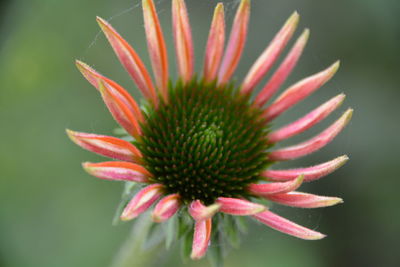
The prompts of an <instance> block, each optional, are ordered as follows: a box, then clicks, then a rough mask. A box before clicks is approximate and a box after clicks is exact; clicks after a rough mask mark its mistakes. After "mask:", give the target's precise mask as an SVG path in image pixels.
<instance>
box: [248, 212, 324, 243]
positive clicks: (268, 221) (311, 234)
mask: <svg viewBox="0 0 400 267" xmlns="http://www.w3.org/2000/svg"><path fill="white" fill-rule="evenodd" d="M253 217H254V218H255V219H257V220H258V221H260V222H262V223H263V224H265V225H267V226H269V227H271V228H273V229H275V230H277V231H279V232H282V233H285V234H288V235H291V236H295V237H298V238H301V239H306V240H318V239H322V238H324V237H325V235H324V234H321V233H318V232H316V231H313V230H311V229H308V228H305V227H303V226H300V225H298V224H296V223H294V222H291V221H289V220H288V219H285V218H282V217H281V216H278V215H276V214H275V213H272V212H270V211H268V210H267V211H264V212H261V213H258V214H255V215H253Z"/></svg>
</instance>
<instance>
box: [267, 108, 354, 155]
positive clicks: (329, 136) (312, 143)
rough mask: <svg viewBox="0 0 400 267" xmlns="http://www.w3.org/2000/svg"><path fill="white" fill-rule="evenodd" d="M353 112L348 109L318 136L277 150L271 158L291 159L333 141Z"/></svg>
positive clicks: (309, 152) (272, 153)
mask: <svg viewBox="0 0 400 267" xmlns="http://www.w3.org/2000/svg"><path fill="white" fill-rule="evenodd" d="M352 114H353V110H352V109H348V110H347V111H346V112H345V113H344V114H343V115H342V116H341V117H340V118H339V119H338V120H337V121H335V122H334V123H333V124H332V125H331V126H329V127H328V128H327V129H325V130H324V131H323V132H321V133H320V134H318V135H317V136H315V137H313V138H311V139H310V140H307V141H305V142H303V143H300V144H298V145H294V146H290V147H286V148H282V149H278V150H275V151H273V152H271V153H270V154H269V156H268V157H269V159H270V160H272V161H281V160H291V159H296V158H299V157H302V156H305V155H308V154H311V153H313V152H315V151H317V150H318V149H320V148H322V147H324V146H325V145H327V144H328V143H329V142H330V141H332V140H333V139H334V138H335V137H336V135H338V134H339V133H340V132H341V131H342V130H343V128H344V127H345V126H346V125H347V124H348V123H349V121H350V119H351V116H352Z"/></svg>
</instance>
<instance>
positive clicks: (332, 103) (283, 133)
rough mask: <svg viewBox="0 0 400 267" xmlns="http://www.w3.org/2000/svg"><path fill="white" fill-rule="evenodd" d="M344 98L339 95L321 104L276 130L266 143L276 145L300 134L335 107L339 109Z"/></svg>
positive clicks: (342, 95)
mask: <svg viewBox="0 0 400 267" xmlns="http://www.w3.org/2000/svg"><path fill="white" fill-rule="evenodd" d="M344 98H345V95H344V94H340V95H338V96H336V97H334V98H332V99H331V100H329V101H328V102H326V103H324V104H322V105H321V106H319V107H318V108H316V109H314V110H313V111H311V112H310V113H308V114H307V115H305V116H304V117H302V118H300V119H298V120H297V121H295V122H292V123H290V124H289V125H286V126H284V127H282V128H280V129H279V130H276V131H274V132H272V133H270V134H269V135H268V142H270V143H277V142H279V141H282V140H285V139H288V138H290V137H292V136H295V135H297V134H299V133H302V132H304V131H306V130H308V129H309V128H311V127H312V126H314V125H315V124H317V123H318V122H320V121H322V120H323V119H325V118H326V117H327V116H328V115H329V114H331V113H332V112H333V111H334V110H335V109H336V108H337V107H339V106H340V105H341V104H342V102H343V100H344Z"/></svg>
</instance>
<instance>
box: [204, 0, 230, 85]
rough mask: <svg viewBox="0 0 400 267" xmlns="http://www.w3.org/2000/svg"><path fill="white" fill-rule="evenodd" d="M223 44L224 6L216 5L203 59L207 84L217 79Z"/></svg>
mask: <svg viewBox="0 0 400 267" xmlns="http://www.w3.org/2000/svg"><path fill="white" fill-rule="evenodd" d="M224 43H225V15H224V5H223V4H222V3H218V4H217V6H216V7H215V11H214V17H213V20H212V23H211V28H210V33H209V34H208V41H207V46H206V54H205V58H204V71H203V72H204V74H203V75H204V79H205V81H207V82H211V81H213V80H214V79H215V78H216V77H217V72H218V68H219V66H220V63H221V59H222V55H223V53H224Z"/></svg>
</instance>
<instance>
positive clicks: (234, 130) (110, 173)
mask: <svg viewBox="0 0 400 267" xmlns="http://www.w3.org/2000/svg"><path fill="white" fill-rule="evenodd" d="M142 2H143V14H144V25H145V30H146V36H147V44H148V49H149V55H150V59H151V65H152V69H153V75H154V78H155V79H154V81H153V80H152V78H151V75H150V73H149V72H148V71H147V69H146V67H145V66H144V64H143V62H142V61H141V59H140V57H139V56H138V55H137V53H136V52H135V50H134V49H133V48H132V47H131V46H130V45H129V44H128V43H127V42H126V41H125V40H124V39H123V38H122V37H121V36H120V35H119V34H118V33H117V32H116V31H115V29H114V28H113V27H112V26H111V25H110V24H109V23H108V22H106V21H105V20H103V19H101V18H97V21H98V23H99V25H100V27H101V29H102V30H103V32H104V34H105V36H106V37H107V39H108V40H109V42H110V44H111V46H112V48H113V49H114V51H115V53H116V55H117V57H118V58H119V60H120V61H121V63H122V65H123V66H124V67H125V69H126V70H127V72H128V73H129V75H130V76H131V77H132V79H133V81H134V82H135V84H136V86H137V87H138V89H139V90H140V91H141V92H142V94H143V96H144V97H145V99H146V100H147V102H146V104H145V105H143V106H142V107H139V106H138V105H137V103H136V101H135V100H134V99H133V98H132V97H131V96H130V94H129V93H128V92H127V91H126V90H125V89H124V88H122V87H121V86H120V85H118V84H117V83H116V82H114V81H112V80H110V79H108V78H106V77H104V76H103V75H101V74H99V73H98V72H97V71H95V70H94V69H92V68H91V67H89V66H88V65H86V64H85V63H83V62H81V61H77V62H76V63H77V66H78V68H79V70H80V71H81V72H82V74H83V75H84V77H85V78H86V79H87V80H88V81H89V82H90V83H91V84H92V85H93V86H94V87H96V88H97V89H98V90H99V92H100V94H101V96H102V98H103V100H104V102H105V104H106V105H107V107H108V109H109V110H110V112H111V114H112V116H113V117H114V119H115V120H116V121H117V122H118V123H119V124H120V125H121V126H122V127H123V129H124V130H125V132H126V135H127V136H128V138H124V139H120V138H116V137H111V136H105V135H96V134H89V133H81V132H74V131H71V130H67V133H68V135H69V136H70V138H71V139H72V140H73V141H74V142H75V143H76V144H78V145H80V146H81V147H83V148H85V149H87V150H90V151H92V152H95V153H97V154H100V155H103V156H106V157H110V158H113V159H115V160H116V161H107V162H101V163H89V162H86V163H83V167H84V169H85V170H86V171H87V172H88V173H90V174H92V175H94V176H96V177H99V178H101V179H107V180H119V181H126V182H131V183H132V182H134V183H136V184H137V185H143V186H142V187H141V189H140V190H139V191H138V192H137V194H135V195H134V196H133V197H132V198H131V199H130V201H129V203H127V205H126V206H125V207H124V210H123V212H122V214H121V215H120V218H121V219H122V220H131V219H133V218H135V217H137V216H139V215H140V214H141V213H143V212H144V211H146V210H147V209H149V208H150V207H151V206H152V205H153V204H155V207H154V209H153V212H152V218H153V220H154V222H157V223H160V222H164V221H167V220H169V219H171V218H172V217H174V215H175V214H176V213H178V212H180V213H181V214H182V216H186V214H187V217H188V216H189V215H190V217H191V218H192V222H189V224H190V227H189V228H188V229H192V230H189V231H187V232H188V233H189V234H192V233H193V241H192V249H191V257H192V258H193V259H199V258H202V257H203V256H204V255H205V253H206V251H207V248H208V246H209V243H210V241H211V240H212V239H213V237H215V236H217V235H218V232H215V231H214V232H213V231H212V228H213V227H215V225H216V224H217V223H224V221H225V218H226V215H233V216H252V217H253V218H255V219H256V220H258V221H260V222H262V223H264V224H266V225H268V226H270V227H271V228H274V229H276V230H278V231H281V232H284V233H286V234H289V235H292V236H295V237H299V238H302V239H310V240H312V239H321V238H323V237H324V235H323V234H321V233H318V232H316V231H313V230H310V229H307V228H305V227H302V226H300V225H298V224H296V223H293V222H291V221H289V220H287V219H284V218H282V217H280V216H278V215H277V214H274V213H273V212H271V211H270V210H269V209H268V206H266V205H265V202H263V201H261V200H263V199H266V200H269V201H271V202H275V203H278V204H282V205H287V206H292V207H300V208H318V207H326V206H331V205H335V204H338V203H341V202H342V200H341V199H340V198H337V197H328V196H318V195H313V194H309V193H303V192H299V191H297V190H298V188H299V187H300V186H301V185H302V183H304V182H310V181H313V180H316V179H319V178H321V177H323V176H326V175H328V174H329V173H331V172H333V171H334V170H336V169H337V168H339V167H340V166H342V165H343V164H344V163H345V162H346V161H347V160H348V158H347V156H340V157H337V158H335V159H333V160H331V161H328V162H325V163H321V164H318V165H315V166H311V167H306V168H297V169H289V170H276V169H270V167H271V165H272V164H273V163H276V162H279V161H284V160H292V159H297V158H299V157H302V156H305V155H308V154H310V153H313V152H315V151H317V150H319V149H320V148H322V147H324V146H325V145H327V144H328V143H329V142H330V141H331V140H332V139H333V138H334V137H335V136H336V135H337V134H338V133H339V132H340V131H341V130H342V129H343V128H344V127H345V125H346V124H347V123H348V122H349V120H350V118H351V115H352V110H351V109H348V110H347V111H346V112H344V114H343V115H342V116H341V117H340V118H339V119H338V120H337V121H335V122H334V123H333V124H332V125H331V126H329V127H328V128H327V129H325V130H324V131H322V132H321V133H320V134H318V135H316V136H315V137H313V138H311V139H310V140H307V141H305V142H302V143H300V144H297V145H294V146H289V147H284V148H278V149H276V148H274V145H275V144H276V143H278V142H281V141H284V140H286V139H288V138H290V137H293V136H295V135H297V134H299V133H302V132H304V131H306V130H307V129H309V128H311V127H312V126H314V125H315V124H317V123H318V122H320V121H322V120H323V119H324V118H326V117H327V116H328V115H329V114H330V113H332V112H333V111H334V110H335V109H336V108H338V107H339V106H340V104H341V103H342V102H343V100H344V95H343V94H340V95H338V96H336V97H333V98H332V99H330V100H328V101H327V102H325V103H323V104H322V105H320V106H319V107H316V108H315V109H314V110H312V111H311V112H309V113H308V114H306V115H305V116H303V117H301V118H299V119H298V120H296V121H294V122H292V123H290V124H288V125H286V126H283V127H282V128H280V129H277V130H274V131H271V128H270V125H271V122H272V121H273V120H274V119H275V118H276V117H278V116H279V115H281V114H282V113H283V112H285V111H286V110H288V109H289V108H291V107H292V106H294V105H295V104H297V103H298V102H300V101H301V100H303V99H304V98H306V97H308V96H309V95H310V94H311V93H313V92H314V91H316V90H317V89H319V88H320V87H321V86H322V85H323V84H325V83H326V82H327V81H329V79H330V78H331V77H332V76H333V75H334V74H335V72H336V71H337V69H338V67H339V62H335V63H333V64H332V65H331V66H329V67H328V68H326V69H325V70H323V71H321V72H318V73H316V74H314V75H311V76H309V77H307V78H304V79H303V80H301V81H299V82H297V83H295V84H293V85H291V86H290V87H289V88H287V89H286V90H285V91H283V93H281V95H280V96H278V97H277V98H276V99H275V100H274V101H273V102H272V104H270V105H268V106H266V107H265V104H266V102H267V101H269V100H270V99H271V97H272V96H273V95H274V94H275V93H276V92H277V91H278V89H279V88H280V87H281V85H282V84H283V83H284V81H285V80H286V78H287V77H288V76H289V74H290V73H291V72H292V70H293V68H294V67H295V65H296V63H297V61H298V59H299V57H300V55H301V54H302V51H303V49H304V47H305V45H306V43H307V39H308V36H309V31H308V29H306V30H304V31H303V33H302V34H301V35H300V36H299V37H298V39H297V41H296V42H295V43H294V45H293V47H292V48H291V49H290V51H289V52H288V54H287V55H286V57H285V58H284V59H283V61H282V63H281V64H280V65H279V66H278V67H277V69H276V70H275V72H274V73H273V74H272V76H271V78H270V79H269V80H268V82H267V83H266V84H265V85H264V86H263V87H262V89H261V91H260V92H259V93H258V94H256V95H255V96H254V98H251V95H252V93H253V91H254V89H255V88H256V87H257V86H259V84H260V82H261V80H262V79H263V78H264V77H265V75H266V74H267V73H268V71H269V70H270V69H271V67H272V66H273V65H274V63H275V62H276V61H277V59H278V58H279V56H280V54H282V52H283V50H284V48H285V47H286V45H287V44H288V42H289V41H290V39H291V37H292V36H293V34H294V32H295V30H296V26H297V23H298V20H299V15H298V14H297V13H296V12H294V13H293V14H292V15H291V16H290V17H289V19H288V20H287V21H286V23H285V24H284V25H283V27H282V28H281V29H280V30H279V31H278V33H277V34H276V36H275V37H274V38H273V40H272V41H271V43H270V44H269V45H268V46H267V48H266V49H265V50H264V52H263V53H262V54H261V56H260V57H259V58H258V59H257V60H256V62H255V63H254V64H253V66H252V67H251V68H250V70H249V72H248V74H247V75H246V77H245V79H244V80H243V82H242V83H240V84H236V83H234V82H232V80H231V78H232V75H233V74H234V72H235V69H236V67H237V65H238V63H239V60H240V57H241V54H242V51H243V49H244V44H245V40H246V35H247V26H248V21H249V15H250V1H249V0H242V1H241V3H240V5H239V7H238V10H237V13H236V16H235V18H234V22H233V26H232V30H231V33H230V36H229V39H228V43H227V47H226V49H224V43H225V21H224V8H223V4H222V3H219V4H218V5H217V6H216V8H215V12H214V18H213V20H212V24H211V29H210V32H209V38H208V42H207V46H206V51H205V58H204V68H203V72H202V75H201V76H197V75H195V74H194V73H195V71H194V50H193V41H192V34H191V29H190V24H189V17H188V14H187V10H186V6H185V2H184V1H183V0H173V1H172V18H173V33H174V41H175V48H176V62H177V66H178V70H179V79H178V81H176V82H172V81H171V80H170V79H169V77H170V76H169V72H168V56H167V50H166V45H165V42H164V37H163V32H162V29H161V26H160V23H159V20H158V17H157V13H156V9H155V6H154V3H153V1H152V0H143V1H142ZM263 203H264V204H263ZM220 214H222V215H220ZM224 214H225V215H224ZM181 223H183V224H187V223H188V221H187V220H186V221H185V220H181ZM235 229H236V228H235Z"/></svg>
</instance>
